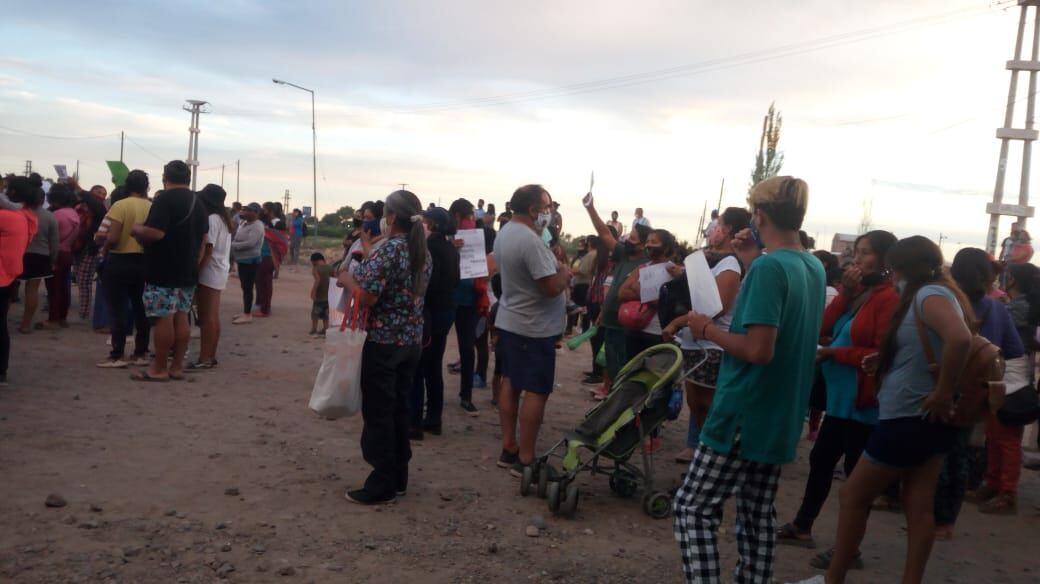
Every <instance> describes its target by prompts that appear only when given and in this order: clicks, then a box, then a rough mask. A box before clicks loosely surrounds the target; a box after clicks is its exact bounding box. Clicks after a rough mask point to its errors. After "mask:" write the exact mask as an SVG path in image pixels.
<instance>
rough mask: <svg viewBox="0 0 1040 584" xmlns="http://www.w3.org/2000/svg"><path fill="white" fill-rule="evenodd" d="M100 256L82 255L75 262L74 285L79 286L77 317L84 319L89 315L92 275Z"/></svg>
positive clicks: (95, 272)
mask: <svg viewBox="0 0 1040 584" xmlns="http://www.w3.org/2000/svg"><path fill="white" fill-rule="evenodd" d="M100 261H101V256H99V255H98V254H94V255H83V256H81V257H80V258H79V261H77V262H76V265H75V267H74V269H75V270H76V286H78V287H79V317H80V318H81V319H84V320H86V318H87V316H89V315H90V296H91V292H92V291H93V289H94V276H95V275H96V274H97V268H98V263H99V262H100Z"/></svg>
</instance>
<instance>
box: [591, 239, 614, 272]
mask: <svg viewBox="0 0 1040 584" xmlns="http://www.w3.org/2000/svg"><path fill="white" fill-rule="evenodd" d="M585 243H587V244H588V246H589V248H590V249H592V250H595V252H596V273H597V274H599V273H602V272H606V271H607V266H609V265H610V251H608V250H607V244H605V243H603V239H602V238H600V237H599V236H598V235H590V236H589V237H588V238H587V239H586V240H585Z"/></svg>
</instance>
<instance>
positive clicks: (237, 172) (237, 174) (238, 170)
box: [235, 160, 242, 203]
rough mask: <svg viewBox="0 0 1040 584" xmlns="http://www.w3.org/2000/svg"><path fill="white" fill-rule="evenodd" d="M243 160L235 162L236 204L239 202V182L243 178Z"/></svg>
mask: <svg viewBox="0 0 1040 584" xmlns="http://www.w3.org/2000/svg"><path fill="white" fill-rule="evenodd" d="M240 162H242V161H241V160H236V161H235V202H236V203H237V202H239V201H238V181H239V179H241V178H242V166H241V165H240V164H239V163H240Z"/></svg>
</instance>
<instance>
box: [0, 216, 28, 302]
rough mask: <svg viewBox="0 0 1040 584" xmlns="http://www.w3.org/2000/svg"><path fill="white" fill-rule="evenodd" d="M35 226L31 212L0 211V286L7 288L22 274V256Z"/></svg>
mask: <svg viewBox="0 0 1040 584" xmlns="http://www.w3.org/2000/svg"><path fill="white" fill-rule="evenodd" d="M36 226H37V222H36V215H35V214H34V213H33V212H32V211H26V210H24V209H23V210H20V211H8V210H6V209H2V210H0V286H9V285H10V284H11V282H13V281H14V279H15V278H17V277H18V275H19V274H21V273H22V256H23V255H25V249H26V248H27V247H29V241H31V240H32V238H33V236H34V235H36Z"/></svg>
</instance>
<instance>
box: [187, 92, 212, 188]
mask: <svg viewBox="0 0 1040 584" xmlns="http://www.w3.org/2000/svg"><path fill="white" fill-rule="evenodd" d="M208 103H209V102H206V101H203V100H201V99H189V100H187V103H185V104H184V107H183V108H181V109H183V110H184V111H186V112H189V113H191V127H189V128H188V158H187V160H185V161H184V162H185V163H186V164H187V165H188V166H190V167H191V190H193V191H194V190H195V182H196V179H197V178H198V174H199V173H198V170H199V116H200V115H201V114H208V113H209V112H210V109H209V108H205V109H204V106H206V105H208Z"/></svg>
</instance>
